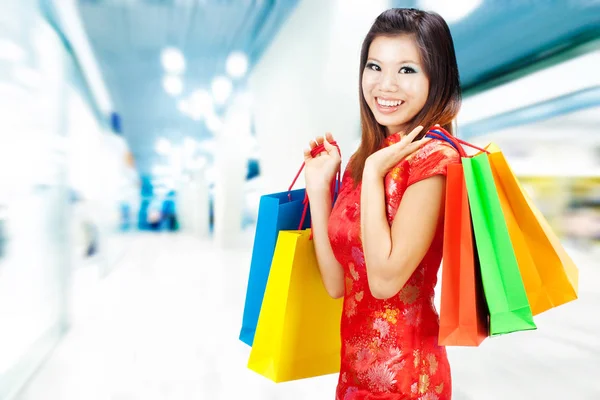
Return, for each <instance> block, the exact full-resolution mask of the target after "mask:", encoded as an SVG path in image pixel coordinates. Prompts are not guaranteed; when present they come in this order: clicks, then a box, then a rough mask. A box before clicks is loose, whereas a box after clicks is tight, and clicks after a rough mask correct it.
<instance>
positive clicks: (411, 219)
mask: <svg viewBox="0 0 600 400" xmlns="http://www.w3.org/2000/svg"><path fill="white" fill-rule="evenodd" d="M445 182H446V181H445V177H444V176H441V175H437V176H433V177H430V178H428V179H425V180H423V181H421V182H418V183H415V184H413V185H412V186H410V187H409V188H408V189H407V190H406V192H405V193H404V195H403V197H402V201H401V202H400V206H399V208H398V212H397V214H396V216H395V218H394V222H393V223H392V227H391V228H390V226H389V223H388V221H387V218H386V210H385V192H384V184H383V179H382V177H381V176H380V175H379V174H377V173H373V172H372V170H368V169H366V168H365V173H364V174H363V184H362V185H363V186H362V191H361V234H362V242H363V250H364V254H365V263H366V269H367V277H368V281H369V289H370V290H371V294H372V295H373V296H374V297H375V298H379V299H387V298H390V297H392V296H394V295H396V294H397V293H398V292H399V291H400V289H402V287H403V286H404V285H405V283H406V281H407V280H408V279H409V278H410V276H411V275H412V274H413V272H414V271H415V269H416V268H417V266H418V265H419V263H420V262H421V260H422V259H423V257H424V256H425V254H426V253H427V250H428V249H429V247H430V246H431V242H432V241H433V237H434V235H435V231H436V229H437V226H438V222H439V218H440V215H441V213H442V207H443V200H444V192H445Z"/></svg>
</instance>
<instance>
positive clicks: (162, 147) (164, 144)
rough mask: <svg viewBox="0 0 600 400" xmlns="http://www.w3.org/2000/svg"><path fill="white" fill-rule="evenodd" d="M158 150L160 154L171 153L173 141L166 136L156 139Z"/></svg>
mask: <svg viewBox="0 0 600 400" xmlns="http://www.w3.org/2000/svg"><path fill="white" fill-rule="evenodd" d="M156 151H157V153H159V154H169V153H170V152H171V142H169V141H168V140H167V139H165V138H160V139H158V140H157V141H156Z"/></svg>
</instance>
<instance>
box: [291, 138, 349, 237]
mask: <svg viewBox="0 0 600 400" xmlns="http://www.w3.org/2000/svg"><path fill="white" fill-rule="evenodd" d="M331 145H332V146H335V147H336V148H337V150H338V153H339V154H340V156H341V155H342V152H341V151H340V147H339V146H338V144H337V142H335V141H332V142H331ZM324 151H326V150H325V145H323V144H319V145H317V146H315V147H314V148H313V149H312V150H311V151H310V155H311V157H316V156H317V155H319V154H321V153H322V152H324ZM304 166H305V163H302V165H301V166H300V169H299V170H298V173H297V174H296V176H295V177H294V180H293V181H292V184H291V185H290V187H289V188H288V199H289V200H290V201H291V200H292V193H291V192H292V188H293V187H294V185H295V184H296V181H297V180H298V177H300V174H301V173H302V170H303V169H304ZM340 174H341V171H340V169H339V168H338V170H337V173H336V178H335V179H334V181H333V182H331V203H332V204H333V202H334V201H335V191H336V188H337V190H338V192H339V189H340V187H339V185H340ZM308 202H309V200H308V193H305V194H304V200H303V203H304V210H303V211H302V217H301V218H300V225H299V226H298V230H301V229H302V225H304V220H305V219H306V213H307V211H308ZM310 238H311V239H312V232H311V235H310Z"/></svg>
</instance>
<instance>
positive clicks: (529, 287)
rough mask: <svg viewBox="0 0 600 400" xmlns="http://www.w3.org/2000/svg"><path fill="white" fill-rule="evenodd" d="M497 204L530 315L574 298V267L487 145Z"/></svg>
mask: <svg viewBox="0 0 600 400" xmlns="http://www.w3.org/2000/svg"><path fill="white" fill-rule="evenodd" d="M487 150H488V151H489V152H490V155H489V160H490V166H491V168H492V174H493V176H494V181H495V183H496V187H497V189H498V196H499V198H500V205H501V207H502V212H503V213H504V217H505V219H506V223H507V227H508V231H509V234H510V239H511V241H512V244H513V247H514V250H515V256H516V257H517V261H518V263H519V269H520V271H521V277H522V278H523V284H524V286H525V291H526V292H527V298H528V299H529V304H530V305H531V311H532V313H533V315H537V314H540V313H542V312H544V311H547V310H549V309H551V308H554V307H557V306H559V305H561V304H564V303H567V302H570V301H572V300H575V299H577V289H578V277H579V273H578V269H577V267H576V266H575V264H574V263H573V260H571V258H570V257H569V255H568V254H567V252H566V251H565V249H564V248H563V246H562V245H561V243H560V240H559V239H558V237H557V236H556V234H555V233H554V232H553V231H552V228H550V226H549V224H548V223H547V222H546V219H545V218H544V216H543V215H542V214H541V212H540V211H539V210H538V209H537V208H536V207H535V205H534V204H533V202H532V201H531V199H530V198H529V196H528V195H527V193H526V192H525V190H524V189H523V187H522V186H521V185H520V183H519V181H518V179H517V178H516V176H515V174H514V173H513V171H512V170H511V168H510V166H509V165H508V163H507V161H506V159H505V158H504V155H503V154H502V152H501V151H500V149H499V148H498V147H497V146H495V145H494V144H490V145H489V146H488V147H487Z"/></svg>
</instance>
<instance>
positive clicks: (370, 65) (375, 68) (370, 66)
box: [366, 62, 381, 71]
mask: <svg viewBox="0 0 600 400" xmlns="http://www.w3.org/2000/svg"><path fill="white" fill-rule="evenodd" d="M366 68H367V69H370V70H373V71H381V68H380V67H379V65H377V64H375V63H372V62H370V63H367V65H366Z"/></svg>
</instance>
